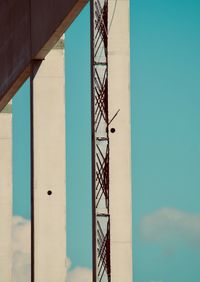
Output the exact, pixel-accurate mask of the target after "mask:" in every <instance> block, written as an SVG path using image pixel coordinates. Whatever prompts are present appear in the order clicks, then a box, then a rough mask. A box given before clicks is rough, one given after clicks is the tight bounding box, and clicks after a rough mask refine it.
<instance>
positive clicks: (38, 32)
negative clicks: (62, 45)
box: [0, 0, 88, 110]
mask: <svg viewBox="0 0 200 282" xmlns="http://www.w3.org/2000/svg"><path fill="white" fill-rule="evenodd" d="M87 2H88V0H42V1H41V0H3V1H0V38H1V44H0V62H1V68H0V110H2V109H3V108H4V107H5V105H6V104H7V103H8V101H9V100H10V99H11V98H12V97H13V96H14V94H15V93H16V91H17V90H18V89H19V87H20V86H21V85H22V84H23V82H24V81H25V80H26V79H27V78H28V77H29V76H30V73H31V67H30V66H31V62H32V61H33V60H35V59H44V58H45V56H46V55H47V53H48V52H49V51H50V50H51V48H52V47H53V46H54V44H55V43H56V42H57V40H58V39H59V38H60V37H61V35H62V34H63V33H64V32H65V30H66V29H67V28H68V27H69V25H70V24H71V23H72V21H73V20H74V19H75V18H76V17H77V15H78V14H79V13H80V11H81V10H82V8H83V7H84V6H85V5H86V3H87Z"/></svg>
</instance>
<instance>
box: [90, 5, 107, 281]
mask: <svg viewBox="0 0 200 282" xmlns="http://www.w3.org/2000/svg"><path fill="white" fill-rule="evenodd" d="M91 34H92V35H91V44H92V46H91V49H92V58H91V59H92V146H93V185H92V187H93V263H94V266H93V281H94V282H95V281H98V282H101V281H102V282H103V281H104V282H107V281H111V269H110V212H109V131H108V126H109V118H108V1H107V0H93V1H91Z"/></svg>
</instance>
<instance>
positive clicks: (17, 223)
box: [12, 216, 92, 282]
mask: <svg viewBox="0 0 200 282" xmlns="http://www.w3.org/2000/svg"><path fill="white" fill-rule="evenodd" d="M12 229H13V232H12V243H13V262H12V265H13V266H12V276H13V278H12V281H13V282H29V281H30V269H31V267H30V238H31V226H30V221H29V220H26V219H24V218H22V217H19V216H14V217H13V228H12ZM66 264H67V265H66V269H69V267H70V265H71V262H70V259H69V258H67V259H66ZM67 282H92V271H91V270H90V269H87V268H81V267H77V268H75V269H73V270H72V271H69V272H68V274H67Z"/></svg>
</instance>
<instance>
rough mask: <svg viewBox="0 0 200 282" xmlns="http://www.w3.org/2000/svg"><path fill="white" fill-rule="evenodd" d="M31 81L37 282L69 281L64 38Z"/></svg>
mask: <svg viewBox="0 0 200 282" xmlns="http://www.w3.org/2000/svg"><path fill="white" fill-rule="evenodd" d="M36 65H37V63H36ZM32 83H33V84H32V88H33V89H32V91H33V127H34V130H33V140H34V142H33V155H34V175H33V179H34V194H33V197H34V200H33V204H34V211H33V216H34V229H33V230H34V234H33V235H34V281H35V282H47V281H48V282H57V281H58V282H65V276H66V265H65V264H66V164H65V159H66V154H65V146H66V144H65V72H64V40H63V39H60V41H59V42H58V43H57V45H56V46H55V47H54V48H53V49H52V50H51V52H50V53H49V54H48V55H47V57H46V59H45V60H44V61H43V62H42V63H41V65H40V67H39V70H38V72H37V73H36V75H35V77H34V79H33V82H32Z"/></svg>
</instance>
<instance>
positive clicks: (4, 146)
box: [0, 104, 12, 282]
mask: <svg viewBox="0 0 200 282" xmlns="http://www.w3.org/2000/svg"><path fill="white" fill-rule="evenodd" d="M11 112H12V111H11V104H8V105H7V106H6V107H5V108H4V110H3V111H2V112H0V281H6V282H11V279H12V278H11V276H12V275H11V274H12V273H11V269H12V241H11V228H12V113H11Z"/></svg>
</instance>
